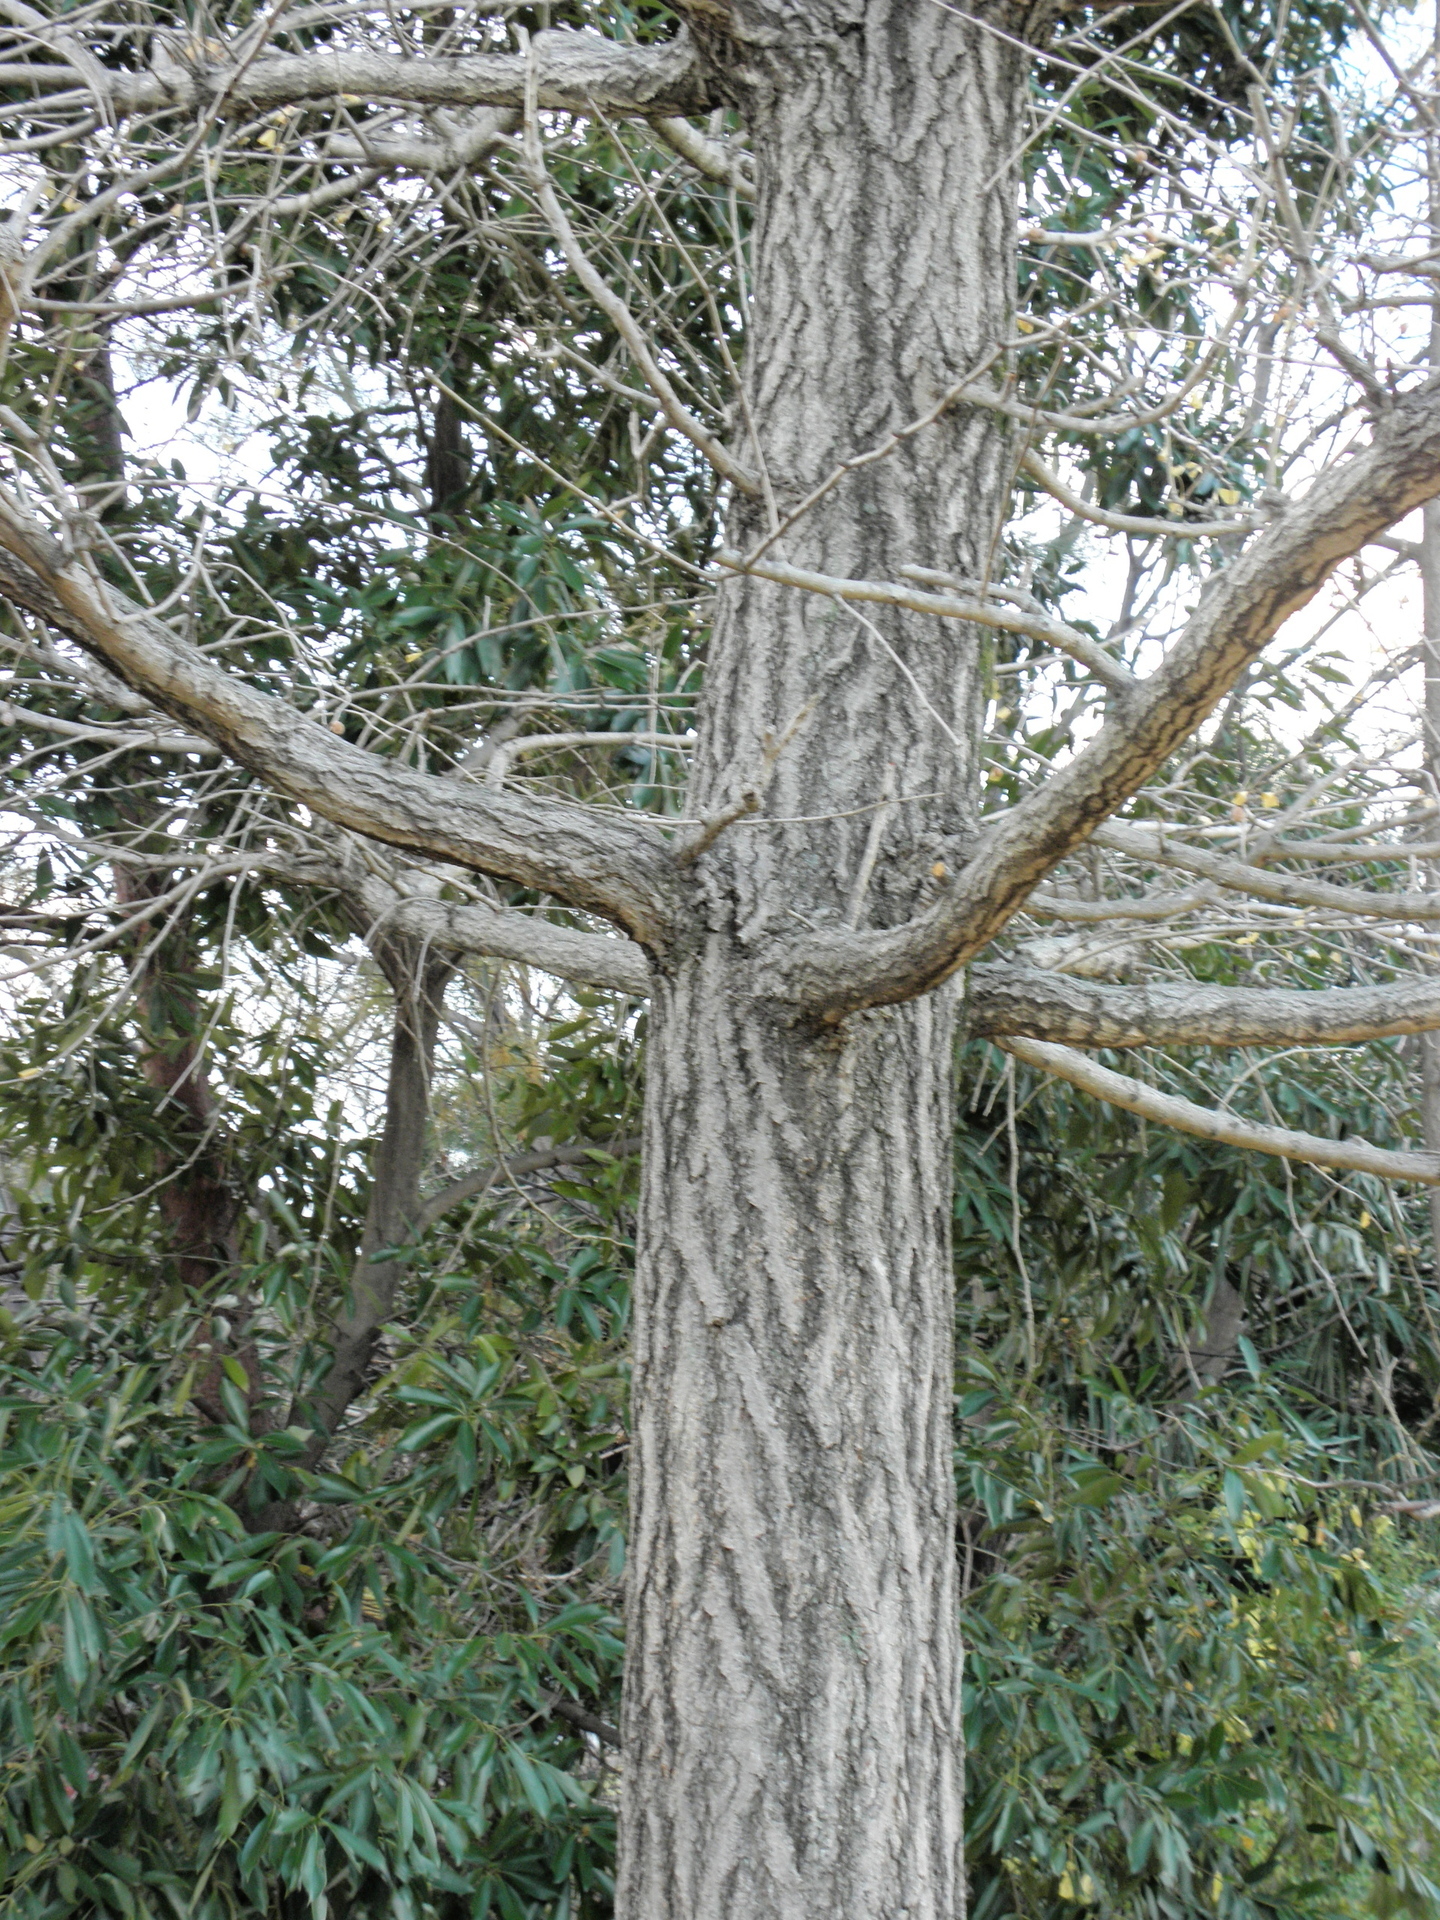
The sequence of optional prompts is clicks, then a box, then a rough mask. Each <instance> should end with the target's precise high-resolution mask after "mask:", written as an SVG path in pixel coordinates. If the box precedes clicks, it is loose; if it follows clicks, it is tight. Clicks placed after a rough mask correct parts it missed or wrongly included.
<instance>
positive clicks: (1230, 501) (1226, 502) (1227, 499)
mask: <svg viewBox="0 0 1440 1920" xmlns="http://www.w3.org/2000/svg"><path fill="white" fill-rule="evenodd" d="M1239 498H1240V489H1239V488H1238V487H1221V489H1220V504H1221V505H1222V506H1224V507H1233V506H1234V505H1235V503H1236V501H1237V500H1238V499H1239Z"/></svg>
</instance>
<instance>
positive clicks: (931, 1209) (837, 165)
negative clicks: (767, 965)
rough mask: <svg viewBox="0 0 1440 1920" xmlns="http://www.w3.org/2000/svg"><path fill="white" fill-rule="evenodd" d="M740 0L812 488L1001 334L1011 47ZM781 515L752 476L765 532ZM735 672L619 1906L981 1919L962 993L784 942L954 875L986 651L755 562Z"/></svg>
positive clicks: (714, 789)
mask: <svg viewBox="0 0 1440 1920" xmlns="http://www.w3.org/2000/svg"><path fill="white" fill-rule="evenodd" d="M744 24H745V25H746V28H747V35H748V37H743V38H741V39H738V40H737V41H735V42H725V41H723V40H722V41H718V42H716V43H714V45H715V53H716V57H717V59H718V60H722V61H724V63H725V71H726V73H727V75H728V76H729V77H730V80H731V83H732V84H735V83H736V81H737V76H738V83H739V86H740V97H741V101H742V105H743V107H744V111H745V114H746V117H747V121H748V126H749V132H750V138H751V143H752V146H753V148H754V151H755V156H756V171H757V185H758V222H757V232H756V238H755V246H754V264H753V272H754V296H753V297H754V306H753V314H752V331H751V335H750V344H749V347H748V350H747V365H748V368H749V376H748V385H749V391H748V394H747V401H748V411H747V417H748V419H749V420H750V421H751V422H753V425H754V434H753V436H749V437H747V440H746V441H745V442H744V443H742V444H740V445H739V446H738V449H737V450H738V451H739V453H740V454H741V455H742V456H743V457H744V458H745V459H746V460H747V462H749V463H751V464H753V465H755V466H756V467H757V468H760V467H763V470H764V475H765V484H766V487H767V488H768V490H769V493H770V497H771V499H773V501H774V504H775V508H776V510H777V511H778V513H779V514H780V515H781V516H783V515H785V514H786V513H787V512H788V511H789V510H791V509H792V508H793V507H794V506H795V505H796V504H798V503H799V502H800V501H801V500H803V499H804V498H805V497H806V496H807V495H808V494H809V493H810V492H811V491H812V490H813V489H814V488H815V487H816V486H817V485H818V484H819V483H821V482H822V481H824V480H825V479H826V477H827V476H828V475H829V473H830V472H831V471H832V470H833V468H834V467H835V466H836V465H837V464H838V463H839V462H840V461H843V460H845V459H847V458H849V457H850V456H852V455H853V454H854V453H855V452H856V451H857V450H863V449H864V448H866V447H867V446H870V445H873V444H875V443H876V442H877V441H879V440H881V439H883V438H884V437H885V435H886V434H888V433H890V432H892V431H893V430H894V429H895V428H897V427H898V426H901V425H903V424H905V423H906V422H908V421H910V420H913V419H915V418H916V417H917V416H919V415H920V414H922V413H923V412H925V411H926V409H927V408H929V407H932V406H933V405H934V403H935V401H936V399H937V398H938V397H939V396H940V395H941V394H942V393H944V392H945V391H946V390H947V389H948V388H950V387H951V386H953V385H954V384H955V383H956V381H957V380H958V378H959V377H960V375H961V374H963V373H964V371H965V370H966V368H967V367H968V366H969V365H971V364H973V362H974V361H975V360H976V359H978V358H979V357H981V356H982V355H983V354H984V353H985V352H986V351H988V350H989V348H990V346H991V343H992V342H993V341H994V340H995V339H996V338H997V337H1001V336H1002V335H1003V330H1004V327H1005V322H1006V309H1007V302H1008V296H1009V283H1010V265H1009V249H1010V245H1011V238H1012V228H1011V220H1012V214H1011V203H1012V200H1013V188H1012V186H1011V185H1010V184H1009V183H1006V182H1002V183H1000V184H999V185H998V187H996V188H995V189H993V190H992V191H990V192H989V193H986V192H983V191H982V188H983V187H984V184H985V181H986V178H987V174H988V173H989V171H990V170H991V163H992V158H993V156H994V155H995V154H997V153H1004V152H1005V151H1006V150H1007V148H1008V145H1009V143H1010V141H1011V138H1012V134H1013V129H1014V124H1015V121H1014V114H1015V111H1016V96H1017V90H1018V86H1019V82H1020V62H1019V60H1018V59H1017V58H1016V56H1015V54H1014V52H1013V50H1012V49H1011V48H1010V47H1008V46H1007V45H1006V43H1005V42H1004V41H1002V40H999V39H996V38H994V37H990V36H987V35H985V34H983V33H982V32H980V31H978V30H977V29H976V28H975V27H974V25H973V24H972V23H970V22H969V21H967V20H964V19H962V18H960V17H959V16H958V15H957V14H956V13H953V12H949V11H946V10H944V9H941V8H938V7H916V6H914V5H913V4H912V3H911V0H867V3H866V4H859V5H844V6H840V5H835V6H829V5H825V6H814V7H810V8H808V9H804V10H801V9H792V8H788V7H778V6H777V7H768V6H750V7H748V8H747V9H746V10H745V19H744ZM1008 477H1009V476H1008V468H1007V464H1006V449H1005V444H1004V439H1003V435H1002V433H1001V431H1000V430H999V428H997V426H996V424H995V422H994V420H993V417H992V416H988V415H985V416H977V415H975V414H971V413H968V412H957V413H952V414H950V415H947V416H946V417H945V418H944V419H943V420H942V421H940V422H939V423H938V424H937V425H936V426H935V427H934V428H933V429H932V430H931V431H930V432H929V433H928V434H927V435H925V436H923V437H922V438H921V440H920V441H919V443H918V444H911V445H909V446H906V447H904V448H902V449H899V450H897V452H896V454H895V455H894V457H893V458H892V459H890V460H888V461H885V462H883V463H878V464H877V465H876V466H874V467H871V468H869V469H867V470H866V471H864V472H863V473H860V474H855V475H852V476H851V477H849V478H848V479H846V480H845V481H844V482H843V483H842V484H841V485H839V486H837V487H836V488H835V489H834V490H833V491H832V492H831V493H830V494H828V495H827V496H826V498H825V499H824V500H823V501H822V502H820V503H819V505H818V506H817V507H816V508H815V509H814V510H812V511H811V512H810V513H809V514H808V515H806V517H805V518H804V519H802V520H801V521H800V522H799V524H798V525H797V526H796V527H795V529H794V530H793V531H792V532H790V533H788V534H787V535H786V537H785V539H784V541H783V543H782V544H781V545H780V547H779V549H778V553H777V557H778V558H781V559H783V560H785V561H786V562H791V563H794V564H796V565H799V566H802V567H806V568H809V569H814V570H819V571H823V572H827V573H837V574H845V575H848V576H851V577H856V576H859V577H866V578H894V577H895V576H896V574H897V572H898V569H899V568H900V567H901V566H902V565H904V564H906V563H909V562H915V561H921V560H925V559H927V558H928V559H929V560H930V561H932V562H938V563H940V564H944V565H946V566H953V567H955V568H956V569H957V570H958V571H959V572H961V573H963V574H965V575H967V576H971V577H973V576H974V575H976V574H983V572H984V571H985V570H986V567H987V564H988V561H989V558H990V554H991V544H992V540H993V539H994V536H995V534H996V532H997V528H998V521H999V515H1000V513H1001V510H1002V503H1003V499H1004V494H1005V490H1006V482H1007V480H1008ZM771 525H772V521H771V520H770V517H769V512H768V509H767V506H766V504H765V503H764V501H763V500H761V501H755V500H748V499H747V500H744V501H742V502H741V503H740V504H739V505H738V506H737V507H736V510H735V513H734V516H733V519H732V524H731V527H730V538H731V543H732V545H733V546H734V547H736V548H737V549H738V550H740V551H741V552H746V551H749V550H751V549H753V547H754V545H755V543H756V542H757V541H758V540H761V539H763V538H764V537H765V536H766V534H767V532H768V531H769V529H770V526H771ZM708 673H709V680H708V685H709V689H710V697H709V699H708V700H707V703H706V705H707V716H706V719H705V721H704V723H703V725H702V729H701V738H700V741H699V744H698V747H697V751H696V756H695V758H696V771H695V774H694V801H693V805H692V812H694V813H695V814H696V815H697V816H699V817H700V818H702V819H704V818H714V817H715V816H716V815H717V814H723V813H724V812H725V811H726V809H727V808H729V807H731V806H733V804H734V802H735V801H736V800H737V798H738V797H739V796H740V795H741V794H742V793H743V792H744V791H745V790H746V789H752V790H754V791H755V792H756V793H757V794H758V795H759V796H760V798H759V806H758V811H757V812H755V813H754V814H751V815H748V816H746V818H745V819H744V821H743V823H737V824H735V825H733V826H731V827H729V828H728V829H727V830H726V831H725V832H723V833H721V834H720V835H719V837H718V838H716V839H715V841H714V843H713V844H712V845H711V846H710V847H709V848H708V850H707V851H705V852H704V853H702V854H701V855H700V856H699V857H698V858H697V859H696V860H695V862H694V868H693V870H694V873H695V877H696V884H697V888H698V891H699V894H700V897H701V902H702V904H701V909H700V924H699V926H698V927H697V928H696V930H695V932H694V934H693V936H692V937H691V938H690V939H689V940H688V941H687V942H685V943H684V945H683V947H680V948H677V949H676V950H675V951H674V953H673V956H672V958H671V961H670V964H669V968H668V973H667V976H666V977H665V978H664V979H662V980H661V981H660V982H659V983H658V984H657V986H656V987H655V989H654V991H653V993H652V1000H651V1042H650V1051H649V1066H648V1079H647V1117H646V1145H645V1177H644V1195H643V1200H642V1223H641V1249H640V1260H639V1271H638V1276H637V1292H636V1315H635V1373H634V1412H633V1452H632V1473H633V1479H632V1533H631V1538H632V1547H631V1562H630V1573H629V1588H628V1598H627V1635H628V1646H629V1655H628V1660H627V1680H626V1689H627V1691H626V1701H625V1748H626V1764H625V1803H624V1814H623V1820H622V1841H621V1866H620V1885H619V1912H620V1914H621V1915H622V1916H624V1920H659V1917H660V1916H662V1915H665V1916H670V1915H675V1916H679V1915H684V1916H685V1920H721V1917H722V1916H723V1917H724V1920H733V1916H736V1915H740V1914H743V1915H745V1917H746V1920H814V1917H815V1916H817V1915H830V1914H835V1915H841V1914H843V1915H847V1916H848V1915H857V1916H858V1915H862V1914H863V1915H865V1916H866V1920H898V1916H900V1915H901V1914H904V1915H906V1916H907V1920H953V1916H955V1915H956V1914H958V1913H959V1912H960V1911H961V1910H962V1908H963V1878H962V1869H961V1824H962V1807H961V1743H960V1730H959V1696H958V1688H959V1677H960V1648H959V1642H958V1623H957V1619H956V1605H955V1601H956V1594H955V1567H954V1489H953V1480H952V1472H953V1469H952V1462H951V1445H952V1442H951V1432H950V1419H951V1402H952V1394H953V1363H952V1350H951V1342H952V1322H953V1299H952V1285H953V1283H952V1275H951V1254H950V1243H949V1220H950V1192H951V1171H950V1169H951V1144H950V1135H951V1126H952V1119H953V1107H952V1098H951V1084H950V1074H951V1051H952V1048H951V1039H952V1024H953V1012H954V996H953V993H952V992H951V990H949V989H946V990H943V991H941V992H940V993H938V994H936V995H933V996H931V997H930V998H929V999H927V1000H925V1001H923V1002H920V1003H917V1004H915V1005H911V1006H907V1007H903V1008H896V1009H894V1010H890V1011H887V1012H885V1013H881V1014H876V1015H872V1016H867V1017H864V1018H861V1019H858V1020H855V1021H853V1022H850V1023H848V1025H847V1026H846V1027H845V1028H844V1029H842V1030H840V1031H831V1030H820V1029H817V1028H814V1027H807V1026H806V1025H804V1024H802V1023H797V1022H795V1021H793V1020H792V1019H790V1018H789V1017H788V1016H787V1015H786V1014H785V1013H784V1012H783V1011H782V1010H778V1009H777V1008H775V1007H774V1005H773V1004H769V1003H766V1002H765V1001H763V1000H761V999H757V997H756V995H755V983H754V971H755V970H754V965H753V961H754V956H755V954H756V952H757V950H759V949H760V948H761V947H762V946H764V945H765V944H766V943H768V942H771V941H773V940H774V939H775V937H776V936H777V935H783V934H784V933H785V932H787V931H788V930H790V929H792V928H795V927H796V926H803V925H813V926H826V925H830V926H835V927H843V926H845V925H847V924H857V925H862V926H863V925H874V924H881V925H886V924H894V923H895V922H896V921H898V920H901V919H904V918H906V917H907V916H908V915H910V914H912V913H913V912H915V911H916V909H917V907H919V906H921V905H922V904H923V903H924V902H925V900H926V899H927V898H929V897H931V896H932V895H933V893H934V891H935V889H936V888H937V887H938V885H939V884H940V881H939V877H938V876H937V873H936V869H937V868H941V869H944V868H946V867H947V865H948V864H949V863H953V862H954V861H955V860H956V859H957V858H958V856H959V853H960V852H961V850H963V848H964V846H965V845H966V844H967V842H968V840H969V838H970V836H971V835H972V834H973V832H974V827H975V817H974V806H975V795H976V793H977V791H978V781H977V777H976V776H977V770H978V769H977V762H978V727H979V720H980V717H981V701H982V691H983V690H982V682H981V672H980V650H979V644H978V640H977V636H976V634H975V632H974V630H973V629H971V628H968V627H966V626H963V625H960V624H958V623H954V622H947V621H945V620H942V619H938V618H934V617H927V616H926V615H924V614H922V613H918V612H915V611H914V610H907V609H903V608H898V607H889V606H877V607H875V608H874V609H873V611H872V610H869V609H867V610H866V617H865V619H864V620H860V619H857V618H856V616H855V615H854V614H853V613H852V612H850V611H849V610H846V609H842V608H839V607H837V606H835V605H833V604H829V603H827V602H826V601H825V600H823V599H817V598H815V597H813V596H810V595H802V594H795V593H793V592H789V591H787V590H786V589H784V588H783V587H782V586H780V585H778V584H776V583H774V582H769V581H765V580H763V579H759V578H755V577H744V578H737V579H735V580H734V581H732V582H730V583H727V584H726V586H725V587H724V588H722V590H721V593H720V605H719V612H718V618H717V623H716V628H715V633H714V638H713V641H712V647H711V653H710V664H709V669H708ZM801 716H805V717H803V718H801ZM797 719H799V724H798V726H797V725H796V722H797ZM782 743H784V744H782ZM887 796H888V797H887ZM917 796H918V797H917ZM817 815H818V816H820V818H819V819H818V820H817V819H816V816H817Z"/></svg>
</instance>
